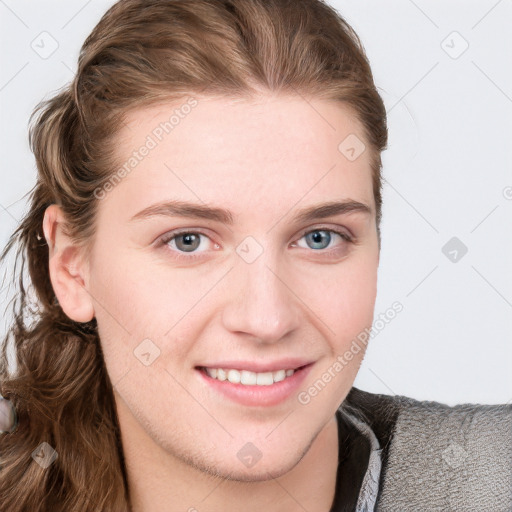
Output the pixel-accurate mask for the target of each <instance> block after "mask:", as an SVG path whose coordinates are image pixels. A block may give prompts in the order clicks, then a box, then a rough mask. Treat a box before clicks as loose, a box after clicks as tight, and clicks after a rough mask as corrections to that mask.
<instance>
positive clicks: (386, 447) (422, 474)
mask: <svg viewBox="0 0 512 512" xmlns="http://www.w3.org/2000/svg"><path fill="white" fill-rule="evenodd" d="M337 417H338V423H339V428H340V442H341V441H343V440H345V442H346V443H348V444H349V445H352V446H353V447H355V448H354V451H355V452H356V454H355V455H353V456H351V454H350V450H349V451H345V452H344V453H345V454H344V455H343V459H344V462H343V463H344V464H345V466H344V467H343V468H342V469H339V472H343V475H341V474H339V475H338V477H339V482H337V496H336V498H335V502H334V504H333V508H332V509H331V512H341V511H357V512H365V511H372V510H375V511H377V512H408V511H411V512H420V511H421V512H431V511H432V512H434V511H436V512H446V511H457V512H458V511H461V512H472V511H475V512H487V511H489V512H510V511H512V405H479V404H462V405H456V406H452V407H450V406H448V405H445V404H442V403H438V402H427V401H417V400H413V399H411V398H408V397H404V396H389V395H377V394H373V393H367V392H364V391H361V390H359V389H356V388H352V390H351V391H350V393H349V395H348V396H347V399H346V400H345V401H344V403H343V404H342V405H341V406H340V408H339V410H338V412H337ZM340 420H342V421H340ZM351 429H352V434H349V433H350V431H351ZM361 439H363V445H364V446H365V447H366V448H365V450H364V451H362V450H361V449H360V448H358V446H359V445H358V443H360V440H361ZM341 453H342V452H341V451H340V454H341ZM363 454H364V458H365V462H364V463H363V464H362V466H361V460H360V459H361V458H362V457H363ZM351 457H352V458H351ZM358 473H359V475H357V474H358ZM354 475H355V476H354ZM342 477H345V478H348V479H352V482H357V483H358V484H359V487H358V490H357V493H355V494H352V495H351V493H350V488H347V487H346V488H343V483H342ZM342 493H343V494H344V496H342Z"/></svg>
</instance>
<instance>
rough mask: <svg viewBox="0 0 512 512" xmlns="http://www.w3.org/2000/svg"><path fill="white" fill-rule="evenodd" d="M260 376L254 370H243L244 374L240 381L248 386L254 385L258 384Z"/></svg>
mask: <svg viewBox="0 0 512 512" xmlns="http://www.w3.org/2000/svg"><path fill="white" fill-rule="evenodd" d="M257 378H258V376H257V375H256V374H255V373H254V372H248V371H247V370H242V375H241V378H240V382H241V383H242V384H245V385H246V386H254V385H255V384H256V380H257Z"/></svg>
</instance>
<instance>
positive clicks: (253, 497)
mask: <svg viewBox="0 0 512 512" xmlns="http://www.w3.org/2000/svg"><path fill="white" fill-rule="evenodd" d="M117 409H118V417H119V422H120V427H121V433H122V443H123V452H124V457H125V464H126V472H127V478H128V486H129V496H130V503H131V509H130V512H164V511H165V512H175V511H176V512H178V511H179V512H183V511H188V512H203V511H205V510H222V511H224V512H235V511H236V512H238V511H240V510H244V512H256V511H260V510H262V508H263V509H264V510H265V512H283V511H284V512H287V511H290V512H291V511H296V510H308V512H325V511H326V510H330V508H331V506H332V503H333V500H334V494H335V487H336V475H337V467H338V449H339V447H338V429H337V421H336V417H335V416H333V417H332V418H331V420H329V421H328V422H327V423H326V424H325V425H324V426H323V427H322V429H321V430H320V432H319V433H318V435H316V437H314V439H313V440H312V442H311V444H310V446H309V447H307V451H306V453H305V454H304V455H303V457H302V458H301V459H300V460H299V461H298V462H297V464H296V465H295V466H294V467H293V468H291V469H290V470H289V471H288V472H287V473H285V474H283V475H282V476H280V477H278V478H272V477H271V475H270V474H269V479H268V480H264V481H256V482H241V481H233V480H228V479H223V478H220V477H218V476H214V475H211V474H207V473H205V472H203V471H201V470H199V469H198V468H197V467H196V466H194V464H193V462H189V461H184V460H181V459H178V458H176V457H175V456H174V455H173V454H171V453H169V452H168V451H165V450H164V449H163V448H162V447H160V446H159V445H158V444H157V443H155V441H154V440H153V439H152V438H151V437H150V436H149V435H148V434H147V433H146V431H145V430H144V429H143V428H142V426H141V425H140V424H139V423H138V421H137V420H136V419H135V418H134V417H133V415H132V414H131V412H130V410H129V409H128V407H127V406H126V404H125V403H124V401H123V400H119V399H118V400H117Z"/></svg>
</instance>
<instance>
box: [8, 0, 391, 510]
mask: <svg viewBox="0 0 512 512" xmlns="http://www.w3.org/2000/svg"><path fill="white" fill-rule="evenodd" d="M258 90H259V91H261V90H263V91H272V92H283V93H286V94H296V95H300V96H302V97H304V99H305V100H307V98H320V99H331V100H335V101H339V102H342V103H343V104H344V105H346V106H349V107H351V108H352V109H353V112H354V113H355V114H356V116H357V119H358V120H359V121H360V123H361V125H362V127H363V130H364V135H365V142H366V143H367V145H368V147H369V150H370V151H371V153H370V155H371V158H372V163H371V166H372V180H373V193H374V198H375V203H376V207H377V216H376V217H377V218H376V222H377V233H378V237H379V245H380V231H379V225H380V218H381V158H380V153H381V152H382V151H383V150H384V149H385V148H386V144H387V126H386V111H385V108H384V104H383V102H382V99H381V97H380V96H379V94H378V92H377V90H376V87H375V85H374V81H373V77H372V73H371V70H370V66H369V63H368V60H367V57H366V55H365V52H364V48H363V46H362V44H361V42H360V41H359V39H358V36H357V35H356V34H355V32H354V31H353V29H352V28H351V27H350V26H349V25H348V24H347V23H346V22H345V21H344V20H343V18H342V17H341V16H340V15H339V14H338V13H337V12H336V11H335V10H334V9H333V8H331V7H330V6H328V5H327V4H325V3H324V2H322V1H321V0H301V1H297V0H193V1H180V0H120V1H119V2H117V3H116V4H115V5H114V6H113V7H111V8H110V9H109V10H108V11H107V12H106V13H105V15H104V16H103V17H102V19H101V20H100V22H99V23H98V25H97V26H96V27H95V28H94V30H93V31H92V33H91V34H90V35H89V37H88V38H87V39H86V41H85V42H84V44H83V47H82V49H81V51H80V55H79V60H78V69H77V73H76V76H75V77H74V79H73V81H72V82H71V83H70V84H69V85H67V86H66V87H64V88H63V89H61V90H60V91H59V92H58V93H57V94H56V95H55V96H54V97H53V98H51V99H50V100H47V101H45V102H41V103H40V104H39V105H37V107H36V108H35V110H34V112H33V113H32V116H31V119H30V129H29V141H30V146H31V149H32V151H33V153H34V155H35V159H36V163H37V169H38V175H37V183H36V184H35V186H34V187H33V188H32V189H31V191H30V192H29V193H30V197H29V210H28V213H27V214H26V216H25V217H24V218H23V220H22V221H21V223H20V225H19V227H18V228H17V229H16V230H15V231H14V233H13V234H12V236H11V238H10V239H9V242H8V244H7V246H6V247H5V249H4V251H3V252H2V255H1V256H0V259H1V261H2V262H3V263H5V262H6V261H7V255H8V254H9V253H10V252H11V251H13V250H16V253H15V261H16V265H15V268H14V272H12V276H13V280H12V282H13V284H14V286H15V287H16V293H15V299H14V300H13V301H12V312H13V321H12V324H10V325H11V327H10V329H9V330H8V333H7V335H6V336H5V338H4V340H3V341H4V343H3V347H2V356H1V358H0V393H1V394H2V396H3V397H5V398H6V399H9V400H10V401H11V403H12V404H13V406H14V407H15V409H16V413H17V425H16V428H15V429H14V430H13V431H11V432H5V433H3V434H2V435H1V436H0V507H1V508H2V510H9V511H10V512H22V511H23V512H28V511H30V512H33V511H36V510H37V511H43V512H44V511H48V512H50V511H51V512H61V511H62V512H64V511H65V512H87V511H93V510H94V511H97V510H102V511H116V512H117V511H127V510H129V493H128V487H127V481H126V473H125V467H124V462H123V451H122V445H121V440H120V432H119V425H118V421H117V413H116V410H115V403H114V398H113V390H112V384H111V382H110V379H109V376H108V374H107V371H106V368H105V364H104V361H103V357H102V352H101V345H100V339H99V336H98V331H97V324H96V320H95V319H93V320H92V321H90V322H87V323H78V322H74V321H72V320H71V319H70V318H68V317H67V316H66V315H65V314H64V313H63V311H62V309H61V307H60V306H59V303H58V301H57V299H56V296H55V293H54V291H53V288H52V285H51V281H50V277H49V272H48V246H47V244H46V241H45V238H44V236H43V232H42V220H43V216H44V212H45V210H46V208H47V207H48V206H49V205H51V204H53V203H55V204H58V205H59V206H60V207H61V208H62V209H63V212H64V214H65V217H66V220H67V225H66V230H67V232H68V234H69V235H70V236H71V237H72V238H73V240H75V241H76V243H77V244H80V245H82V246H83V247H85V248H87V247H90V244H91V243H92V240H93V236H94V231H95V225H94V223H95V212H96V208H97V202H98V199H97V198H96V196H95V194H94V191H95V190H97V189H98V187H102V186H103V185H104V184H105V183H106V182H107V181H108V180H109V177H111V176H112V175H113V173H115V171H116V170H118V166H119V165H120V162H118V161H116V159H115V157H114V151H113V149H114V142H115V136H116V133H117V132H118V129H119V127H120V125H121V123H122V122H123V119H124V117H123V116H124V115H125V114H126V113H127V112H128V111H129V110H131V109H134V108H139V107H142V106H149V105H151V104H154V103H156V102H162V101H167V100H172V99H177V98H182V97H185V96H188V95H190V94H198V95H201V94H203V95H222V96H229V97H233V96H239V97H249V96H251V95H252V94H253V93H254V92H257V91H258ZM340 142H341V141H340ZM27 270H28V274H27V272H26V271H27ZM6 312H7V308H6ZM9 347H10V348H9ZM8 352H11V353H14V354H15V369H12V368H10V367H9V363H8ZM53 450H54V451H55V452H54V451H53ZM55 457H56V458H55ZM39 459H41V460H44V461H46V462H45V463H44V464H42V463H41V460H39Z"/></svg>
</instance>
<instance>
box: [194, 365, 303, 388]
mask: <svg viewBox="0 0 512 512" xmlns="http://www.w3.org/2000/svg"><path fill="white" fill-rule="evenodd" d="M307 366H309V364H306V365H303V366H300V367H298V368H283V369H280V370H276V371H272V372H252V371H249V370H239V369H235V368H207V367H205V366H198V367H196V369H197V370H199V371H201V372H203V373H205V374H206V375H208V377H210V378H212V379H215V380H218V381H220V382H225V381H226V382H230V383H231V384H242V385H244V386H271V385H272V384H275V383H277V382H281V381H284V380H286V379H288V378H289V377H291V376H292V375H294V374H295V372H298V371H300V370H302V369H303V368H305V367H307Z"/></svg>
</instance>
